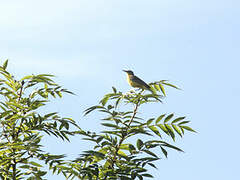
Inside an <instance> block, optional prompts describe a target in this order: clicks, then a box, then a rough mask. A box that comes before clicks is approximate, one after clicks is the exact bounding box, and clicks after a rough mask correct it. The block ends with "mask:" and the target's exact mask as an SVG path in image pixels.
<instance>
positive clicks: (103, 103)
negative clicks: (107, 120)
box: [100, 95, 109, 106]
mask: <svg viewBox="0 0 240 180" xmlns="http://www.w3.org/2000/svg"><path fill="white" fill-rule="evenodd" d="M108 99H109V96H108V95H105V96H104V98H103V99H102V100H101V101H100V102H101V103H102V105H103V106H105V104H106V103H107V101H108Z"/></svg>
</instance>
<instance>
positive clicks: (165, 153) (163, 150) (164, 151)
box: [160, 146, 168, 158]
mask: <svg viewBox="0 0 240 180" xmlns="http://www.w3.org/2000/svg"><path fill="white" fill-rule="evenodd" d="M160 147H161V150H162V152H163V154H164V155H165V157H166V158H167V155H168V153H167V151H166V149H164V148H163V147H162V146H160Z"/></svg>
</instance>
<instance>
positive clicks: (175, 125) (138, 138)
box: [62, 80, 195, 180]
mask: <svg viewBox="0 0 240 180" xmlns="http://www.w3.org/2000/svg"><path fill="white" fill-rule="evenodd" d="M150 85H151V89H152V92H153V93H150V94H149V93H144V91H143V90H141V91H139V92H135V91H130V92H129V93H127V94H123V93H122V92H120V91H117V89H116V88H114V87H113V92H112V93H109V94H106V95H105V96H104V97H103V99H102V100H101V101H100V102H99V104H98V105H96V106H92V107H90V108H88V109H86V110H85V115H87V114H89V113H91V112H93V111H99V112H101V113H104V114H105V116H106V117H105V118H103V119H102V123H101V125H102V126H103V128H102V129H106V130H103V131H102V132H100V133H95V132H85V131H79V133H80V134H81V135H82V136H83V139H84V140H86V141H91V142H93V143H94V147H93V149H91V150H87V151H84V152H83V153H82V154H81V155H80V157H79V158H77V159H76V160H74V161H71V162H68V163H67V164H65V166H62V172H64V174H65V176H66V178H69V179H74V178H75V177H78V178H79V179H122V180H127V179H129V180H130V179H137V178H138V179H140V180H141V179H143V178H144V177H150V178H151V177H153V176H152V175H151V174H149V173H148V170H149V167H153V168H156V165H155V162H156V161H157V160H159V159H160V157H161V154H159V152H162V154H163V155H164V156H166V157H167V156H168V149H174V150H177V151H180V152H181V151H182V150H181V149H180V148H178V147H176V146H174V145H172V144H170V143H168V142H167V141H165V140H164V139H165V138H164V136H163V134H165V135H166V136H167V137H170V138H171V139H173V141H175V136H176V135H177V134H178V135H179V136H180V137H182V136H183V135H184V132H185V130H187V131H192V132H195V131H194V130H193V129H192V128H190V127H189V126H188V123H189V121H186V120H185V117H175V115H174V114H161V115H159V116H158V117H157V118H150V119H143V118H141V117H139V113H138V112H139V108H140V107H141V106H142V105H143V104H148V103H151V102H160V103H161V102H162V98H163V97H164V96H165V95H166V92H165V87H166V86H170V87H174V88H176V89H179V88H178V87H176V86H175V85H172V84H170V83H168V82H167V81H166V80H162V81H158V82H154V83H151V84H150ZM121 104H124V105H131V106H132V110H130V111H123V110H121V109H122V107H123V106H121Z"/></svg>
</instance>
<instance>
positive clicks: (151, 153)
mask: <svg viewBox="0 0 240 180" xmlns="http://www.w3.org/2000/svg"><path fill="white" fill-rule="evenodd" d="M144 152H145V153H147V154H149V155H151V156H153V157H156V158H157V155H156V154H155V153H153V152H151V151H149V150H144Z"/></svg>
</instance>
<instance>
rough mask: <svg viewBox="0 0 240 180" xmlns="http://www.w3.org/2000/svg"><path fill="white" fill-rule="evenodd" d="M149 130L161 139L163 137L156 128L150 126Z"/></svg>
mask: <svg viewBox="0 0 240 180" xmlns="http://www.w3.org/2000/svg"><path fill="white" fill-rule="evenodd" d="M148 128H149V129H151V130H152V131H153V132H154V133H155V134H156V135H158V136H159V137H162V136H161V134H160V133H159V131H158V129H157V128H156V127H155V126H149V127H148Z"/></svg>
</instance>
